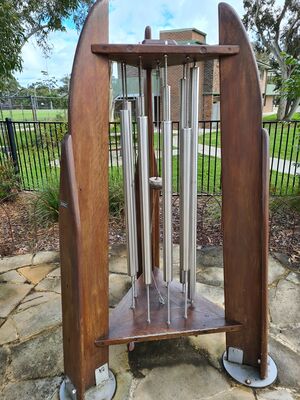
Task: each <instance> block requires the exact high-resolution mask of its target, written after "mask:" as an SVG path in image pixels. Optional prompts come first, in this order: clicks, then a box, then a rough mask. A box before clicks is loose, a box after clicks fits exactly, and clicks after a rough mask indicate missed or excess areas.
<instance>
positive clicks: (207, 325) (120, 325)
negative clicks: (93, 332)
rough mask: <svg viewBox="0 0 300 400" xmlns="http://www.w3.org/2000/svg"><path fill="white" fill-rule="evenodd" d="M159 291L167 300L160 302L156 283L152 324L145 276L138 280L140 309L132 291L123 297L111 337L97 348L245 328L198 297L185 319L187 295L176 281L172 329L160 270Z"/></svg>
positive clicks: (157, 273)
mask: <svg viewBox="0 0 300 400" xmlns="http://www.w3.org/2000/svg"><path fill="white" fill-rule="evenodd" d="M154 276H155V280H156V283H157V287H158V290H159V291H160V293H161V294H162V296H163V297H164V299H165V304H161V303H160V302H159V295H158V291H157V289H156V287H155V284H154V282H153V283H152V284H151V286H150V302H151V323H150V324H148V323H147V321H146V319H147V297H146V287H145V285H144V283H143V276H140V278H139V279H138V281H137V294H138V297H137V299H136V308H135V309H134V310H133V309H131V308H130V307H131V297H132V291H131V290H132V289H130V290H129V291H128V293H127V294H126V295H125V296H124V297H123V299H122V300H121V301H120V303H119V304H118V305H117V307H116V308H115V309H113V310H112V312H111V314H110V318H109V336H108V337H106V338H99V339H98V340H96V342H95V344H96V345H97V346H107V345H113V344H120V343H129V342H144V341H150V340H162V339H172V338H176V337H180V336H190V335H201V334H206V333H217V332H233V331H238V330H240V329H241V328H242V324H240V323H238V322H235V321H226V320H225V318H224V310H223V309H222V308H221V307H219V306H217V305H216V304H214V303H212V302H210V301H209V300H207V299H205V298H204V297H202V296H199V295H198V296H197V297H196V299H195V301H194V305H193V307H190V306H189V308H188V318H187V320H186V319H184V317H183V314H184V294H183V293H182V291H181V290H182V285H181V284H180V283H179V282H177V281H173V282H172V283H171V285H170V299H171V302H170V303H171V325H170V326H169V327H168V326H167V323H166V320H167V301H166V294H167V289H166V284H165V282H163V280H162V274H161V272H160V270H159V269H158V268H155V270H154Z"/></svg>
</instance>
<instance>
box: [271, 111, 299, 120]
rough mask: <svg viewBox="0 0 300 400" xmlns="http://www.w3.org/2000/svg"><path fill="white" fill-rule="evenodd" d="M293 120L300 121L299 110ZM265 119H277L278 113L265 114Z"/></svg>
mask: <svg viewBox="0 0 300 400" xmlns="http://www.w3.org/2000/svg"><path fill="white" fill-rule="evenodd" d="M292 120H293V121H299V120H300V113H299V112H297V113H295V114H294V115H293V118H292ZM263 121H277V114H270V115H264V116H263Z"/></svg>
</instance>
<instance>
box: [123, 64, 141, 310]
mask: <svg viewBox="0 0 300 400" xmlns="http://www.w3.org/2000/svg"><path fill="white" fill-rule="evenodd" d="M121 67H122V88H123V109H122V110H121V111H120V120H121V146H122V166H123V182H124V198H125V220H126V231H127V251H128V256H127V266H128V275H129V276H130V277H131V282H132V308H135V294H136V291H135V281H136V273H137V268H138V254H137V231H136V205H135V183H134V163H133V140H132V115H131V103H130V102H128V101H125V96H126V97H127V85H126V67H125V65H124V64H122V66H121Z"/></svg>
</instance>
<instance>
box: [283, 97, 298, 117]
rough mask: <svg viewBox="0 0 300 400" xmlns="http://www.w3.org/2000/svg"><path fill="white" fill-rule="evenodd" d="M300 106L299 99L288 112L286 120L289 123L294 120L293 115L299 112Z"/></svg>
mask: <svg viewBox="0 0 300 400" xmlns="http://www.w3.org/2000/svg"><path fill="white" fill-rule="evenodd" d="M299 104H300V97H298V99H296V100H294V101H293V103H292V105H291V108H290V111H289V112H288V114H287V116H286V117H285V119H286V120H287V121H290V120H291V119H292V117H293V114H294V113H295V112H296V111H297V108H298V106H299Z"/></svg>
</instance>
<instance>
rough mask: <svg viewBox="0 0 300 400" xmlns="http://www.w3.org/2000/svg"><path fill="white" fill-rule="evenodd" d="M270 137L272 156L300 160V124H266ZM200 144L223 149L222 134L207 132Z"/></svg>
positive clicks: (200, 139) (264, 125)
mask: <svg viewBox="0 0 300 400" xmlns="http://www.w3.org/2000/svg"><path fill="white" fill-rule="evenodd" d="M263 127H264V128H265V129H267V130H268V132H269V135H270V156H272V157H275V158H283V159H287V160H292V161H297V160H299V159H300V155H299V152H300V122H298V123H292V124H288V123H281V122H278V124H277V125H276V124H274V123H271V122H270V123H268V122H264V124H263ZM199 143H200V144H204V145H207V146H209V145H211V146H212V147H221V132H220V131H219V132H213V131H212V132H209V131H205V132H204V133H203V134H200V135H199Z"/></svg>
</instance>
